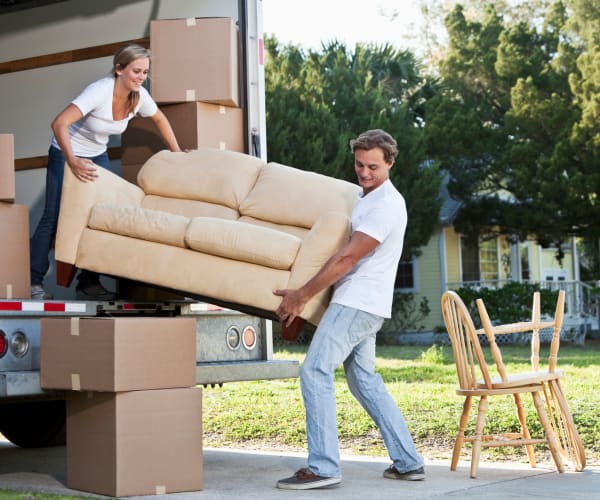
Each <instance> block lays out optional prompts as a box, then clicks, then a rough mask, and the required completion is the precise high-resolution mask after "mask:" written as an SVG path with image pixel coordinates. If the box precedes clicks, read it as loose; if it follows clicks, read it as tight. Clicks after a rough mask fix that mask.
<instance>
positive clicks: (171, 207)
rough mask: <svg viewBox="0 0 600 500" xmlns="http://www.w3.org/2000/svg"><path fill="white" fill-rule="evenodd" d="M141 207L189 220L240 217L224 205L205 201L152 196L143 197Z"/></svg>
mask: <svg viewBox="0 0 600 500" xmlns="http://www.w3.org/2000/svg"><path fill="white" fill-rule="evenodd" d="M141 205H142V207H143V208H147V209H150V210H160V211H162V212H168V213H170V214H176V215H183V216H185V217H189V218H190V219H192V218H194V217H218V218H220V219H227V220H236V219H237V218H239V216H240V214H239V212H238V211H237V210H235V209H233V208H229V207H226V206H224V205H217V204H216V203H208V202H206V201H197V200H182V199H177V198H166V197H165V196H156V195H154V194H149V195H148V196H145V197H144V199H143V200H142V204H141Z"/></svg>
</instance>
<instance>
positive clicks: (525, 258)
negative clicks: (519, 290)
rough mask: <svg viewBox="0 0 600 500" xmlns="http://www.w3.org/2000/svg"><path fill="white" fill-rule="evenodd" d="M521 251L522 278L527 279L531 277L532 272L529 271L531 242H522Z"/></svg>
mask: <svg viewBox="0 0 600 500" xmlns="http://www.w3.org/2000/svg"><path fill="white" fill-rule="evenodd" d="M519 252H520V254H521V279H522V280H523V281H527V280H529V278H531V272H530V271H529V244H528V243H521V245H520V249H519Z"/></svg>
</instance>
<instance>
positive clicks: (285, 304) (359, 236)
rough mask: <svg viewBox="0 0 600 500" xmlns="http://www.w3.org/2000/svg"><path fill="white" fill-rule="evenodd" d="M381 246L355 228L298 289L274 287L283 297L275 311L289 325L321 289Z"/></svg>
mask: <svg viewBox="0 0 600 500" xmlns="http://www.w3.org/2000/svg"><path fill="white" fill-rule="evenodd" d="M377 245H379V241H377V240H376V239H375V238H372V237H371V236H368V235H367V234H365V233H361V232H360V231H355V232H353V233H352V236H350V240H349V241H348V243H346V244H345V245H344V246H343V247H342V248H341V249H340V250H339V251H338V252H337V253H336V254H334V255H333V256H332V257H330V258H329V260H328V261H327V262H325V264H323V267H322V268H321V269H320V270H319V272H318V273H317V274H315V275H314V276H313V277H312V278H311V279H310V280H308V281H307V282H306V283H305V284H304V285H303V286H301V287H300V288H298V289H296V290H289V289H285V290H274V291H273V293H274V294H275V295H279V296H281V297H283V300H282V301H281V304H280V305H279V307H278V308H277V311H275V313H276V314H277V317H278V318H279V319H280V320H281V322H282V323H283V324H284V325H285V326H289V325H290V324H291V323H292V321H294V318H296V316H298V315H299V314H300V313H301V312H302V310H303V309H304V306H305V305H306V303H307V302H308V301H309V300H310V299H311V297H313V296H314V295H316V294H317V293H319V292H320V291H321V290H324V289H325V288H327V287H329V286H331V285H333V284H334V283H335V282H336V281H338V280H339V279H340V278H342V277H343V276H345V275H346V274H347V273H348V272H350V271H351V270H352V269H353V268H354V266H356V264H357V263H358V262H359V261H360V259H362V258H363V257H365V256H367V255H369V253H371V252H372V251H373V250H375V248H376V247H377Z"/></svg>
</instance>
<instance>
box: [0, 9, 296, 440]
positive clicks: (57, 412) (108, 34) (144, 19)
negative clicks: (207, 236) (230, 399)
mask: <svg viewBox="0 0 600 500" xmlns="http://www.w3.org/2000/svg"><path fill="white" fill-rule="evenodd" d="M261 15H262V2H261V0H169V1H168V2H167V1H160V0H103V1H102V2H90V1H87V0H62V1H60V0H47V1H43V0H36V1H30V0H23V1H15V2H8V3H2V5H1V6H0V24H2V26H3V28H2V32H1V33H0V106H1V112H0V134H3V135H5V137H6V136H7V135H8V136H12V137H10V138H11V140H14V146H12V147H14V150H13V151H12V152H11V153H9V154H14V165H15V172H14V186H15V189H14V191H15V193H14V200H10V199H9V200H6V199H5V200H4V201H2V202H0V203H4V204H13V205H14V206H25V207H26V208H27V210H28V214H29V221H28V222H29V231H30V232H32V231H33V230H34V229H35V227H36V225H37V222H38V221H39V218H40V217H41V213H42V210H43V203H44V186H45V165H46V154H47V150H48V146H49V141H50V137H51V130H50V123H51V122H52V119H53V118H54V116H56V114H58V113H59V112H60V111H61V110H62V109H63V108H64V107H65V106H66V105H67V104H68V103H69V102H70V101H71V100H72V99H73V98H74V97H75V96H76V95H77V94H78V93H79V92H80V91H81V90H82V89H83V88H84V87H85V85H87V84H88V83H91V82H92V81H94V80H96V79H98V78H100V77H102V76H103V75H105V74H107V73H108V72H109V71H110V69H111V66H112V55H113V53H114V51H115V50H116V48H118V47H119V46H121V45H123V44H124V43H125V42H129V41H135V42H137V43H140V44H146V45H148V46H150V45H151V44H152V40H151V39H150V35H151V29H150V26H151V24H152V23H154V22H157V21H160V20H169V19H185V20H189V22H188V24H195V23H196V22H200V21H201V20H202V19H206V18H230V19H232V20H233V23H234V26H235V27H236V39H237V51H236V59H235V68H234V69H235V70H236V72H237V81H238V83H239V89H238V90H239V93H238V95H237V101H236V102H234V103H232V104H233V106H232V107H230V108H226V109H227V111H234V112H235V113H236V114H237V116H240V117H241V119H240V120H239V121H238V122H237V123H238V125H237V126H238V127H239V128H238V129H236V130H235V131H234V135H235V136H236V140H235V148H236V149H237V150H241V151H242V152H245V153H248V154H251V155H255V156H259V157H263V159H264V157H265V154H266V151H265V149H266V140H265V122H266V120H265V102H264V68H263V42H262V21H261ZM186 49H187V50H190V47H187V48H186ZM191 49H192V50H193V51H209V52H210V51H212V50H215V47H212V48H211V47H192V48H191ZM181 50H184V48H183V47H182V48H181ZM193 69H196V70H197V69H198V68H190V70H193ZM151 72H152V69H151ZM150 91H151V92H152V83H151V84H150ZM192 100H193V99H192ZM171 105H173V106H180V107H181V106H182V104H181V103H180V104H172V103H164V106H171ZM159 106H163V103H160V102H159ZM203 106H204V104H203ZM214 106H220V105H219V104H214ZM165 109H166V108H165ZM198 109H199V110H200V111H197V110H196V111H194V112H193V113H191V115H194V116H195V119H194V120H193V121H189V120H190V118H189V116H190V113H186V112H183V113H179V114H177V113H174V114H173V116H174V117H175V118H173V120H175V121H177V120H181V123H179V122H177V123H174V124H173V125H174V128H176V133H177V135H178V136H179V133H178V132H177V128H179V129H180V130H187V129H189V127H198V126H199V125H198V123H200V120H198V119H197V118H198V115H197V112H202V110H203V109H204V108H203V107H202V108H200V107H199V108H198ZM219 109H220V108H219ZM222 111H223V110H221V112H218V113H216V115H219V114H222ZM213 114H215V113H213ZM178 116H180V117H182V118H177V117H178ZM204 119H205V122H204V124H203V126H204V127H205V130H209V129H210V128H211V126H210V120H211V117H210V116H207V117H205V118H204ZM144 126H145V125H144ZM195 132H196V133H194V134H191V135H192V136H194V139H192V140H197V141H202V140H203V138H204V137H205V135H208V134H202V131H201V130H196V131H195ZM224 133H231V130H225V132H224ZM211 140H213V141H217V143H216V144H215V145H214V147H224V148H226V149H229V145H230V144H234V141H231V140H229V139H228V140H229V142H227V141H225V140H223V141H220V140H219V138H218V137H217V138H216V139H215V138H213V139H211ZM180 142H181V141H180ZM134 143H135V137H133V138H132V144H134ZM202 145H203V144H198V146H202ZM137 146H139V144H137V143H136V147H137ZM208 146H211V145H210V144H209V145H208ZM182 147H186V145H185V144H182ZM188 147H189V146H188ZM130 152H131V149H130V145H129V144H128V143H127V140H126V137H123V138H119V137H115V138H113V139H111V142H110V143H109V157H110V158H111V168H113V169H114V171H115V172H117V173H120V174H122V175H123V174H125V173H126V172H128V171H129V170H128V169H130V168H135V166H136V163H134V162H138V161H139V157H137V156H136V155H133V157H134V160H132V162H131V163H127V161H129V160H127V161H126V158H127V156H128V153H130ZM137 153H139V151H137V152H136V154H137ZM130 157H131V156H130ZM0 168H1V166H0ZM11 174H12V171H11ZM133 178H135V176H134V175H133ZM11 237H12V236H11V234H10V232H8V233H7V234H2V235H0V240H1V241H2V243H0V244H1V245H2V246H3V247H5V248H7V247H8V246H10V245H7V243H8V242H10V240H11ZM25 246H26V245H25ZM25 251H28V248H27V249H26V250H25ZM17 253H18V251H17ZM0 255H2V253H0ZM27 259H28V256H27ZM51 260H52V259H51ZM3 266H5V267H4V268H3ZM9 266H11V265H10V264H9V263H7V262H0V277H1V276H2V273H3V272H5V274H6V273H8V271H9V269H8V268H9ZM10 270H13V268H12V267H11V269H10ZM22 277H23V278H24V279H25V280H26V281H28V280H29V277H28V276H26V277H24V276H22ZM102 280H103V283H104V284H105V285H106V286H107V288H118V287H119V285H122V283H118V282H116V281H114V280H112V279H110V278H107V277H102ZM5 282H6V280H5ZM54 283H55V271H54V269H53V268H51V270H50V272H49V275H48V276H47V277H46V280H45V287H46V289H47V290H48V291H50V292H51V293H52V294H53V295H54V299H53V300H50V301H42V300H31V299H29V298H27V296H24V294H22V293H21V294H19V293H16V292H15V289H14V288H12V287H10V288H9V287H8V286H7V287H6V289H5V290H0V432H1V433H2V434H3V435H4V436H5V437H6V438H7V439H9V440H10V441H12V442H14V443H15V444H17V445H20V446H26V447H35V446H46V445H52V444H59V443H62V442H64V424H65V404H64V392H61V391H56V390H54V391H49V390H44V389H42V388H41V387H40V373H39V366H40V321H41V319H42V318H48V317H65V316H66V317H102V316H113V317H119V316H129V317H131V316H145V317H149V316H150V317H151V316H153V315H154V316H160V317H178V316H191V317H194V318H195V319H196V325H197V329H196V330H197V341H196V360H197V363H196V365H197V366H196V382H197V384H200V385H205V386H206V385H219V384H222V383H224V382H229V381H241V380H258V379H276V378H289V377H297V376H298V371H299V368H298V363H297V362H295V361H279V360H274V359H273V331H272V324H271V321H269V320H266V319H264V318H261V317H257V316H254V315H251V314H246V313H242V312H239V311H236V310H233V309H228V308H224V307H218V306H215V305H211V304H207V303H202V302H197V301H194V300H190V299H187V298H185V297H179V296H176V295H175V296H173V295H170V294H166V293H164V291H156V293H155V294H153V293H152V292H153V290H152V289H150V293H148V289H144V288H143V286H142V287H141V288H140V287H139V285H138V284H134V286H133V287H132V286H131V284H130V283H129V284H128V287H129V288H127V287H125V289H126V290H127V289H129V290H132V292H131V293H132V294H131V296H130V297H129V296H125V297H123V295H122V294H120V295H119V297H121V298H119V299H117V300H115V301H108V302H100V301H99V302H96V301H81V300H77V298H76V293H75V290H74V289H73V287H71V288H69V289H67V288H61V287H58V286H56V285H54ZM142 285H143V284H142ZM136 286H137V288H136ZM140 289H141V290H145V291H144V295H143V296H140V295H139V291H140ZM136 294H138V295H136ZM140 297H141V298H140ZM167 334H168V332H165V335H167Z"/></svg>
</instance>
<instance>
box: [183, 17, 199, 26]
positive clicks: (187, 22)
mask: <svg viewBox="0 0 600 500" xmlns="http://www.w3.org/2000/svg"><path fill="white" fill-rule="evenodd" d="M185 25H186V26H188V27H189V26H196V18H195V17H188V18H187V19H186V20H185Z"/></svg>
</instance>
